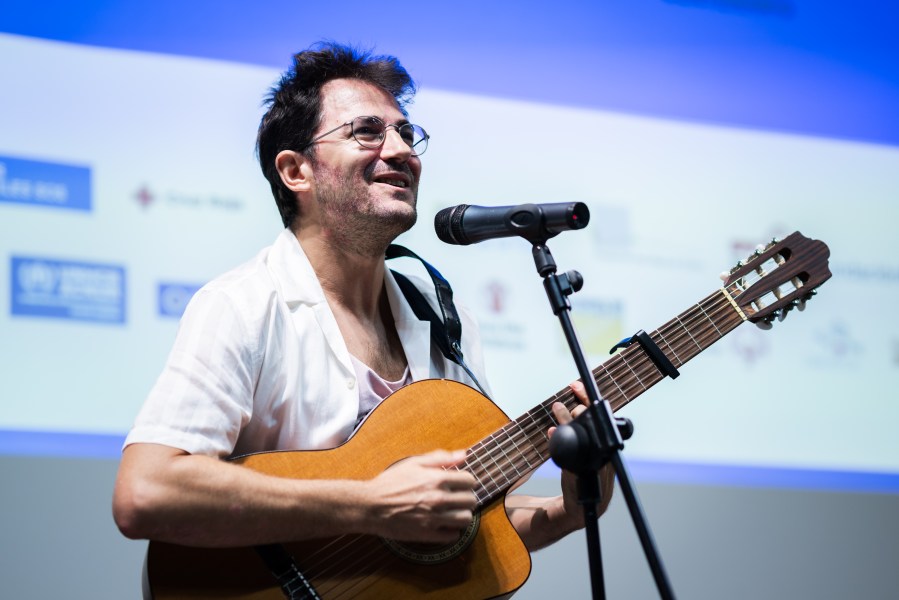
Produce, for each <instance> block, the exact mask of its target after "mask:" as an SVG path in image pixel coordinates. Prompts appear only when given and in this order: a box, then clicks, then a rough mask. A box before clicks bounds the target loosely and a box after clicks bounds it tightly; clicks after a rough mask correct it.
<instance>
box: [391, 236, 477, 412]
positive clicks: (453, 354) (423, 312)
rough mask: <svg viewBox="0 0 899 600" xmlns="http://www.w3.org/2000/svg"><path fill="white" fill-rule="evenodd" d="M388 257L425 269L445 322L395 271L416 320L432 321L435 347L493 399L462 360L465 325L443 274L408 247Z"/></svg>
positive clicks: (394, 246)
mask: <svg viewBox="0 0 899 600" xmlns="http://www.w3.org/2000/svg"><path fill="white" fill-rule="evenodd" d="M386 257H387V259H388V260H390V259H391V258H399V257H407V258H414V259H416V260H418V261H420V262H421V264H423V265H424V267H425V269H426V270H427V272H428V275H430V276H431V281H432V282H434V291H435V293H436V295H437V305H438V307H439V308H440V312H441V313H442V315H443V318H441V317H440V316H438V315H437V313H436V312H435V311H434V309H433V308H432V307H431V305H430V304H428V301H427V300H426V299H425V297H424V295H423V294H422V293H421V291H419V289H418V288H417V287H415V284H413V283H412V282H411V281H409V278H408V277H406V276H405V275H403V274H402V273H399V272H397V271H395V270H394V269H391V272H392V273H393V277H394V279H396V282H397V285H399V286H400V289H401V290H402V292H403V295H404V296H405V297H406V302H408V303H409V306H410V307H411V308H412V312H414V313H415V316H416V317H418V318H419V320H421V321H429V322H430V323H431V340H432V341H433V342H434V345H435V346H437V348H439V349H440V352H441V353H442V354H443V356H445V357H446V358H447V360H451V361H453V362H454V363H456V364H457V365H459V366H460V367H462V369H464V370H465V372H466V373H467V374H468V376H469V377H471V380H472V381H473V382H474V384H475V385H476V386H478V389H479V390H480V391H481V393H482V394H484V395H485V396H487V397H488V398H489V397H490V396H489V395H488V394H487V392H486V391H485V390H484V388H483V387H482V386H481V383H480V382H479V381H478V378H477V377H475V376H474V373H472V372H471V369H469V368H468V365H466V364H465V360H464V358H463V356H462V321H461V320H460V319H459V313H458V311H456V306H455V304H453V288H452V287H450V284H449V282H448V281H447V280H446V278H445V277H444V276H443V275H441V274H440V271H438V270H437V269H435V268H434V267H433V266H432V265H431V264H430V263H428V262H427V261H426V260H424V259H423V258H421V257H420V256H418V255H417V254H416V253H415V252H413V251H412V250H409V249H408V248H406V247H405V246H400V245H399V244H390V246H388V247H387V254H386Z"/></svg>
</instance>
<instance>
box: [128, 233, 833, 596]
mask: <svg viewBox="0 0 899 600" xmlns="http://www.w3.org/2000/svg"><path fill="white" fill-rule="evenodd" d="M829 254H830V251H829V249H828V248H827V246H826V245H825V244H824V243H823V242H820V241H817V240H810V239H808V238H805V237H803V236H802V235H801V234H800V233H798V232H796V233H793V234H791V235H790V236H788V237H786V238H785V239H783V240H782V241H773V242H772V243H770V244H769V245H768V246H767V247H765V248H760V249H759V250H757V251H756V252H755V254H753V255H752V256H751V257H750V258H749V259H747V260H746V261H743V262H740V263H738V264H737V266H736V267H735V268H734V269H732V270H731V272H730V274H729V275H728V276H727V277H726V280H725V282H724V285H723V287H721V288H719V289H718V290H716V291H714V292H712V293H711V294H709V295H708V296H706V297H705V298H703V299H702V300H700V301H699V302H697V303H696V304H694V305H693V306H691V307H690V308H688V309H687V310H685V311H684V312H682V313H680V314H679V315H677V316H676V317H675V318H673V319H672V320H670V321H668V322H667V323H666V324H665V325H663V326H662V327H660V328H659V329H657V330H656V331H654V332H652V333H650V334H649V335H650V337H651V339H652V340H653V342H655V344H656V345H657V346H658V347H659V348H660V349H661V350H662V351H663V352H664V354H665V356H666V357H667V358H668V360H670V362H671V363H672V364H673V365H674V367H680V366H681V365H683V364H684V363H686V362H687V361H689V360H690V359H692V358H693V357H694V356H696V355H697V354H699V353H700V352H702V351H703V350H705V349H706V348H708V347H709V346H710V345H712V344H713V343H715V342H716V341H718V340H719V339H721V338H722V337H724V336H725V335H727V334H728V333H729V332H731V331H733V330H734V329H735V328H736V327H737V326H738V325H740V324H742V323H743V322H745V321H750V322H754V323H756V324H758V325H761V326H763V327H765V328H767V327H768V326H770V325H771V323H772V321H773V320H775V319H778V318H780V319H782V318H783V317H784V316H785V315H786V313H787V312H788V311H790V310H791V309H792V308H796V307H799V308H802V307H803V306H804V303H805V301H806V300H807V299H808V298H809V297H811V296H812V295H813V294H814V290H815V288H817V287H818V286H820V285H821V284H822V283H824V282H825V281H826V280H827V279H829V278H830V276H831V273H830V271H829V268H828V264H827V259H828V256H829ZM593 376H594V377H595V378H596V380H597V383H598V386H599V389H600V392H601V393H602V395H603V398H605V399H606V400H608V401H609V403H610V404H611V406H612V408H613V410H617V409H619V408H621V407H622V406H624V405H626V404H627V403H629V402H631V401H632V400H634V399H635V398H636V397H637V396H639V395H640V394H642V393H643V392H645V391H646V390H648V389H649V388H650V387H652V386H653V385H655V384H656V383H658V382H659V381H661V380H662V379H663V378H664V375H663V374H662V373H661V372H660V370H659V368H658V367H657V366H656V364H655V362H653V361H652V360H651V359H650V358H649V357H648V355H647V353H646V352H645V351H644V350H643V348H642V347H641V346H640V345H639V344H632V345H630V346H628V347H626V348H625V349H623V350H622V351H620V352H618V353H617V354H615V355H614V356H613V357H612V358H610V359H609V360H607V361H606V362H605V363H603V364H602V365H601V366H599V367H598V368H597V369H595V370H594V371H593ZM554 402H562V403H564V404H565V405H566V406H568V408H570V409H573V408H574V407H575V406H576V405H577V404H578V401H577V399H576V398H575V397H574V394H573V393H572V392H571V391H570V390H569V389H568V388H565V389H563V390H561V391H559V392H558V393H556V394H555V395H554V396H552V397H551V398H548V399H547V400H545V401H544V402H541V403H540V404H538V405H537V406H536V407H534V408H533V409H531V410H529V411H528V412H526V413H524V414H523V415H521V416H520V417H518V418H517V419H515V420H513V421H510V420H509V418H508V417H507V416H506V415H505V414H503V412H502V411H501V410H500V409H499V408H497V407H496V406H495V405H494V404H493V403H492V402H490V401H489V400H488V399H487V398H485V397H484V396H482V395H481V394H479V393H478V392H476V391H475V390H473V389H471V388H469V387H467V386H465V385H463V384H461V383H457V382H453V381H447V380H427V381H421V382H417V383H414V384H412V385H409V386H407V387H405V388H402V389H400V390H399V391H398V392H396V393H394V394H393V395H391V396H390V397H388V398H387V399H386V400H384V402H382V403H381V404H380V405H379V406H378V408H376V409H375V410H374V411H372V412H371V413H370V414H369V416H368V417H367V419H366V420H365V422H364V423H363V424H362V426H361V427H360V429H359V430H358V431H357V432H356V434H355V435H354V436H353V437H352V438H350V439H349V440H348V441H347V442H346V443H344V444H343V445H341V446H339V447H337V448H334V449H330V450H316V451H276V452H264V453H258V454H252V455H247V456H243V457H240V458H236V459H234V462H236V463H238V464H240V465H243V466H244V467H247V468H250V469H254V470H256V471H260V472H263V473H267V474H270V475H274V476H277V477H292V478H305V479H338V478H339V479H370V478H373V477H375V476H376V475H377V474H379V473H381V472H382V471H383V470H384V469H386V468H387V467H389V466H390V465H392V464H394V463H396V462H397V461H399V460H401V459H403V458H406V457H409V456H413V455H418V454H423V453H426V452H430V451H432V450H435V449H438V448H468V456H467V459H466V461H465V463H464V464H463V465H460V466H459V467H458V468H460V469H465V470H467V471H469V472H470V473H472V474H473V475H474V477H475V478H476V480H477V485H476V488H475V493H476V495H477V498H478V507H479V510H478V511H476V516H475V518H474V519H473V520H472V522H471V524H470V525H469V527H468V528H467V529H466V530H465V531H464V532H462V533H461V534H460V536H459V538H458V539H457V540H456V541H455V542H454V543H452V544H448V545H442V546H440V545H428V544H413V543H405V542H398V541H395V540H389V539H382V538H379V537H375V536H367V535H343V536H339V537H333V538H327V539H315V540H308V541H302V542H295V543H289V544H284V545H283V546H273V547H269V549H271V548H275V549H276V550H277V551H278V552H279V553H280V554H279V555H278V556H279V558H280V559H281V561H282V563H284V562H285V561H286V564H287V565H288V567H287V568H285V569H284V571H285V572H284V573H278V575H280V580H279V579H277V578H276V577H275V574H273V571H272V570H270V568H269V567H268V566H266V563H265V562H263V560H262V559H261V558H260V554H259V553H258V551H257V549H255V548H235V549H205V548H203V549H200V548H189V547H183V546H177V545H173V544H168V543H161V542H151V543H150V545H149V548H148V552H147V562H146V565H145V567H146V568H145V572H144V575H145V580H144V593H145V597H147V598H154V599H156V600H167V599H176V598H184V599H199V598H209V599H213V598H214V599H219V600H220V599H223V598H230V599H238V598H240V599H260V600H261V599H275V598H284V597H288V598H323V599H326V600H332V599H336V598H368V599H392V598H433V599H445V600H460V599H465V598H476V599H482V598H496V597H504V596H510V595H512V594H513V593H514V592H515V591H516V590H517V589H518V588H520V587H521V586H522V585H523V584H524V582H525V580H526V579H527V577H528V575H529V574H530V556H529V554H528V552H527V550H526V549H525V546H524V544H523V543H522V542H521V540H520V539H519V538H518V535H517V534H516V532H515V530H514V529H513V528H512V525H511V524H510V523H509V520H508V519H507V518H506V513H505V509H504V498H505V494H506V492H507V491H508V490H509V489H510V487H512V485H513V484H514V483H515V482H517V481H518V480H519V479H521V478H522V477H523V476H525V475H527V474H529V473H531V472H532V471H534V470H535V469H536V468H537V467H539V466H540V465H542V464H543V463H544V462H546V461H547V460H548V459H549V458H550V456H549V443H548V438H547V430H548V429H549V427H550V426H553V425H556V423H555V421H554V419H553V416H552V412H551V410H550V407H551V405H552V404H553V403H554ZM269 562H271V561H269ZM283 566H284V564H282V567H283Z"/></svg>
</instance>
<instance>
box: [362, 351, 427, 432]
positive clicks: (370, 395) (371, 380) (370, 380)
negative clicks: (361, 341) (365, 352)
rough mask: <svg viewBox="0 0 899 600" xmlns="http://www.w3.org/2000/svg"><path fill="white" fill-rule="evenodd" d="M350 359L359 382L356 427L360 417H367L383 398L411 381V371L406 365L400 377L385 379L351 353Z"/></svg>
mask: <svg viewBox="0 0 899 600" xmlns="http://www.w3.org/2000/svg"><path fill="white" fill-rule="evenodd" d="M350 359H351V360H352V362H353V368H354V369H355V370H356V381H357V382H358V384H359V413H358V415H357V417H356V426H357V427H358V426H359V423H360V422H362V419H364V418H365V417H367V416H368V413H370V412H371V411H373V410H374V409H375V407H376V406H377V405H378V404H380V403H381V401H382V400H384V398H386V397H387V396H389V395H390V394H392V393H393V392H395V391H397V390H398V389H400V388H401V387H403V386H405V385H408V384H410V383H412V373H411V372H410V371H409V365H406V370H405V372H403V376H402V377H401V378H400V379H398V380H397V381H386V380H385V379H383V378H382V377H381V376H380V375H378V374H377V373H375V372H374V371H372V370H371V369H370V368H369V367H368V365H366V364H365V363H363V362H362V361H361V360H359V359H358V358H356V357H355V356H353V355H352V354H351V355H350Z"/></svg>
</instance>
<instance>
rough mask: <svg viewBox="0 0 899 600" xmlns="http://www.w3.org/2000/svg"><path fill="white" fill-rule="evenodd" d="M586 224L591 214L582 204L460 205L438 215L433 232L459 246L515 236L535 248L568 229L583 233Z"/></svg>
mask: <svg viewBox="0 0 899 600" xmlns="http://www.w3.org/2000/svg"><path fill="white" fill-rule="evenodd" d="M589 222H590V210H589V209H588V208H587V205H586V204H584V203H583V202H558V203H552V204H520V205H518V206H469V205H468V204H459V205H458V206H450V207H449V208H444V209H443V210H441V211H440V212H438V213H437V215H436V216H435V217H434V230H435V231H436V232H437V237H438V238H440V240H441V241H443V242H446V243H447V244H457V245H460V246H467V245H468V244H475V243H477V242H483V241H484V240H490V239H493V238H501V237H511V236H514V235H517V236H521V237H523V238H525V239H527V240H528V241H529V242H531V243H532V244H536V243H542V242H545V241H546V240H548V239H549V238H551V237H553V236H555V235H558V234H560V233H562V232H563V231H568V230H569V229H583V228H584V227H586V226H587V223H589Z"/></svg>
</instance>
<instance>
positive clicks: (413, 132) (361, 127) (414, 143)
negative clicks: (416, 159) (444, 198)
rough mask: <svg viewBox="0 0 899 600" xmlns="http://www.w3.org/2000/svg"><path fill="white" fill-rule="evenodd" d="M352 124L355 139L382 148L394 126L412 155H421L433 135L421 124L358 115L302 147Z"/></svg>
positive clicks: (372, 146) (368, 145)
mask: <svg viewBox="0 0 899 600" xmlns="http://www.w3.org/2000/svg"><path fill="white" fill-rule="evenodd" d="M347 125H350V126H351V127H352V132H353V139H355V140H356V141H357V142H358V143H359V145H360V146H362V147H363V148H380V147H381V146H382V145H383V144H384V140H385V139H387V129H388V128H390V127H392V128H394V129H396V132H397V133H398V134H400V137H401V138H402V139H403V141H404V142H406V144H407V145H408V146H409V148H411V149H412V156H421V155H422V154H424V153H425V150H427V149H428V139H430V137H431V136H429V135H428V133H427V132H426V131H425V130H424V129H422V128H421V126H419V125H413V124H412V123H404V124H403V125H388V124H387V123H385V122H384V121H383V120H381V119H380V118H378V117H356V118H355V119H353V120H352V121H347V122H346V123H344V124H343V125H338V126H337V127H335V128H334V129H332V130H330V131H326V132H324V133H323V134H321V135H320V136H318V137H315V138H313V139H312V140H310V141H309V143H308V144H306V145H305V146H303V147H302V148H301V151H302V150H305V149H306V148H308V147H309V146H311V145H312V144H314V143H315V142H317V141H318V140H320V139H322V138H323V137H325V136H326V135H331V134H332V133H334V132H335V131H337V130H338V129H340V128H342V127H346V126H347Z"/></svg>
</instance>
